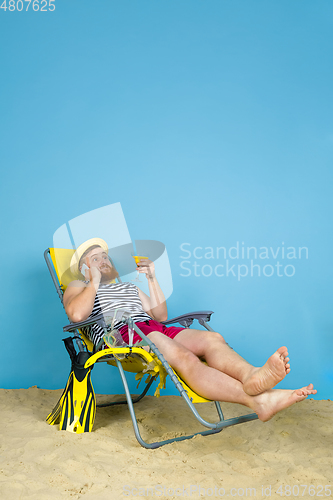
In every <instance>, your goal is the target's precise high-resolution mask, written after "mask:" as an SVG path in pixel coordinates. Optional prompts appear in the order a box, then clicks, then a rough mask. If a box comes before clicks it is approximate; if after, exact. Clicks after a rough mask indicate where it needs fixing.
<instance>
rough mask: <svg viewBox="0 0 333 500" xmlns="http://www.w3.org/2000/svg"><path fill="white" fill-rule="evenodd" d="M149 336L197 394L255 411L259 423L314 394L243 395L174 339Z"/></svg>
mask: <svg viewBox="0 0 333 500" xmlns="http://www.w3.org/2000/svg"><path fill="white" fill-rule="evenodd" d="M148 337H149V338H150V340H151V341H152V342H154V344H155V345H156V346H157V348H158V349H159V351H160V352H161V353H162V354H163V356H164V357H165V359H166V360H167V362H168V363H169V364H170V365H171V366H172V367H173V368H174V369H175V370H176V371H177V373H179V375H180V376H181V377H182V378H183V380H184V381H185V382H186V383H187V384H188V385H189V386H190V387H191V388H192V389H193V390H194V391H195V392H197V393H198V394H200V395H201V396H203V397H205V398H207V399H211V400H213V401H224V402H230V403H239V404H242V405H244V406H247V407H248V408H251V409H252V410H253V411H255V412H256V413H257V415H258V417H259V419H260V420H263V421H267V420H269V419H270V418H272V417H273V416H274V415H275V414H276V413H278V412H279V411H280V410H283V409H285V408H287V407H288V406H291V405H292V404H294V403H296V402H298V401H302V400H303V399H305V398H306V397H307V396H308V395H310V394H316V392H317V391H315V390H313V386H312V384H310V385H309V386H307V387H303V388H302V389H297V390H295V391H292V390H281V389H280V390H279V389H278V390H274V389H271V390H268V391H266V392H264V393H263V394H260V395H257V396H250V395H248V394H246V392H245V391H244V389H243V384H242V383H241V382H240V381H239V380H236V379H234V378H233V377H230V376H229V375H227V374H225V373H223V372H221V371H219V370H217V369H215V368H212V367H210V366H207V365H205V364H204V363H202V362H201V361H200V360H199V358H198V357H197V356H196V355H195V354H194V353H192V352H191V351H189V350H188V349H186V348H185V347H184V346H183V345H181V344H179V343H178V342H177V341H175V340H171V339H169V338H168V337H166V336H165V335H163V334H162V333H160V332H151V333H150V334H149V335H148Z"/></svg>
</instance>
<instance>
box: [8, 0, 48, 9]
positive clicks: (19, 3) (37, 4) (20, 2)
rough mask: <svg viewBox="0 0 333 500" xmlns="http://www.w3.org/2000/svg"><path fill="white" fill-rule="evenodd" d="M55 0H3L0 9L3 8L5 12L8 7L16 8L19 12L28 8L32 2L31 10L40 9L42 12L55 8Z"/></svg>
mask: <svg viewBox="0 0 333 500" xmlns="http://www.w3.org/2000/svg"><path fill="white" fill-rule="evenodd" d="M54 2H55V0H48V1H47V0H41V1H39V0H16V1H15V0H8V2H7V0H4V1H3V2H2V4H1V5H0V9H3V10H4V11H5V12H6V10H7V9H8V10H9V11H11V12H12V11H14V10H18V11H19V12H21V11H22V10H25V11H27V10H29V7H30V4H31V3H32V10H34V11H37V10H40V11H42V12H47V11H48V10H49V11H53V10H55V3H54ZM24 7H25V8H24Z"/></svg>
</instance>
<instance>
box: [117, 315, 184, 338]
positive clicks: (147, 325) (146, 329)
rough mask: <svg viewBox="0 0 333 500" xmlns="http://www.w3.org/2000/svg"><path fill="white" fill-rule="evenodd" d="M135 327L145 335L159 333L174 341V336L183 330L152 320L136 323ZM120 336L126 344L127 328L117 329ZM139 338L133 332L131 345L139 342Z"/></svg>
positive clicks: (125, 326) (182, 328)
mask: <svg viewBox="0 0 333 500" xmlns="http://www.w3.org/2000/svg"><path fill="white" fill-rule="evenodd" d="M136 326H137V327H138V328H139V329H140V330H141V331H142V332H143V333H144V334H145V335H148V334H149V333H150V332H156V331H157V332H161V333H163V334H164V335H166V336H167V337H169V338H170V339H174V338H175V336H176V335H177V334H178V333H179V332H181V331H182V330H184V329H185V328H184V327H183V326H182V327H176V326H165V325H163V324H162V323H159V322H158V321H155V320H154V319H151V320H149V321H148V320H147V321H140V322H138V323H136ZM119 331H120V333H121V336H122V337H123V339H124V342H126V344H128V326H127V325H124V326H122V327H121V328H120V329H119ZM140 340H142V339H141V337H140V335H139V334H137V333H136V332H134V338H133V344H135V343H136V342H140Z"/></svg>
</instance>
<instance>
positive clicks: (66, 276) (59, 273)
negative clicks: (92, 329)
mask: <svg viewBox="0 0 333 500" xmlns="http://www.w3.org/2000/svg"><path fill="white" fill-rule="evenodd" d="M74 252H75V250H72V249H67V248H47V249H46V250H45V252H44V258H45V261H46V264H47V267H48V269H49V271H50V274H51V278H52V281H53V284H54V286H55V288H56V290H57V293H58V296H59V299H60V300H61V303H62V304H63V295H64V292H65V290H66V288H67V286H68V285H69V283H71V282H72V281H74V280H76V279H80V280H82V278H83V276H82V274H81V273H80V272H79V271H78V272H77V274H74V273H72V272H71V270H70V261H71V258H72V256H73V254H74ZM109 259H110V261H111V264H112V266H113V267H115V266H114V263H113V262H112V259H111V258H110V256H109ZM117 281H118V282H119V283H121V279H120V278H117ZM115 282H116V280H113V281H112V283H115ZM88 328H89V327H88ZM79 331H80V334H81V336H82V338H83V340H84V342H85V343H86V345H87V348H88V350H89V351H93V348H94V345H93V343H92V342H91V341H90V340H89V338H88V337H87V333H88V332H87V331H86V330H85V329H80V330H79Z"/></svg>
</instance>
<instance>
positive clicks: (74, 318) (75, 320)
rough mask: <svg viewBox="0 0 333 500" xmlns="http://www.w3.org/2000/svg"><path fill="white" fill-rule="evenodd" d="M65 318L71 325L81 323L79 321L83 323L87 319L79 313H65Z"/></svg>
mask: <svg viewBox="0 0 333 500" xmlns="http://www.w3.org/2000/svg"><path fill="white" fill-rule="evenodd" d="M66 313H67V316H68V318H69V320H70V321H71V323H81V321H84V320H86V319H87V316H85V315H84V314H82V313H81V312H80V311H71V310H69V311H66Z"/></svg>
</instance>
